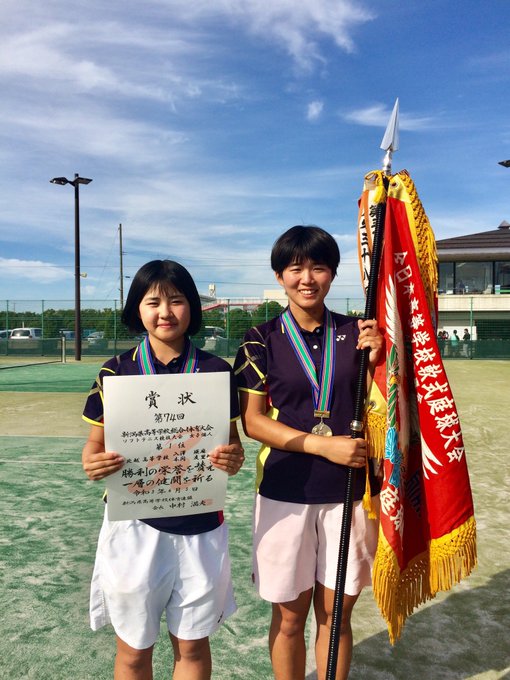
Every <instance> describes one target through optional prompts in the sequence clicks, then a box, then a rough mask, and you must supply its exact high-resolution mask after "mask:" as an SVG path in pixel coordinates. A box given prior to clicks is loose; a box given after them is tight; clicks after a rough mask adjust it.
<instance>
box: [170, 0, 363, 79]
mask: <svg viewBox="0 0 510 680" xmlns="http://www.w3.org/2000/svg"><path fill="white" fill-rule="evenodd" d="M164 4H165V5H171V6H172V8H173V10H174V11H175V9H176V8H178V9H179V12H180V16H181V17H185V16H188V17H189V19H190V20H191V19H193V20H196V19H197V18H200V17H202V18H204V17H211V16H217V15H224V16H226V17H227V18H230V19H231V20H232V21H234V22H236V23H237V24H240V25H241V26H242V27H243V28H244V29H245V30H247V31H248V32H250V33H252V34H253V35H255V36H257V37H261V38H262V39H263V40H264V41H265V42H273V43H276V44H277V45H281V46H283V47H284V48H285V50H286V51H287V53H288V54H289V55H290V56H291V57H292V58H293V59H294V61H295V62H296V64H297V65H298V66H300V67H302V68H305V69H309V68H311V67H312V65H313V64H314V62H316V61H323V59H324V58H323V56H322V55H321V52H320V49H319V47H318V45H317V41H318V39H320V38H324V37H327V38H329V39H331V40H332V41H334V43H335V44H336V45H337V46H338V47H340V48H341V49H343V50H345V51H347V52H352V51H353V50H354V40H353V39H352V36H351V29H352V28H353V27H354V26H356V25H358V24H362V23H365V22H367V21H370V20H372V19H373V18H374V14H373V13H371V12H370V11H369V10H368V9H367V8H364V7H363V6H360V5H361V3H360V2H355V1H353V0H300V2H296V1H295V0H271V2H268V1H267V0H215V1H214V2H211V0H194V1H193V2H189V0H173V1H172V2H165V3H164Z"/></svg>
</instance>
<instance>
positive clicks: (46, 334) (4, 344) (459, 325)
mask: <svg viewBox="0 0 510 680" xmlns="http://www.w3.org/2000/svg"><path fill="white" fill-rule="evenodd" d="M327 303H328V307H329V308H330V309H331V310H333V311H335V312H339V313H342V314H348V315H353V316H362V315H363V310H364V308H365V301H364V299H362V298H328V300H327ZM281 310H282V305H281V304H279V303H278V302H275V301H274V300H260V299H258V300H257V299H253V298H243V299H242V300H241V299H234V298H232V299H222V300H217V301H215V302H210V301H209V302H207V303H204V308H203V322H202V328H201V329H200V333H199V334H198V335H197V336H195V338H194V342H195V343H196V344H197V346H199V347H202V348H203V349H205V350H207V351H210V352H213V353H214V354H218V355H220V356H226V357H232V356H235V354H236V352H237V348H238V347H239V344H240V342H241V340H242V338H243V336H244V334H245V332H246V331H247V330H248V329H249V328H251V326H254V325H257V324H260V323H263V322H264V321H267V320H269V319H271V318H273V317H274V316H276V315H278V314H279V313H280V311H281ZM120 317H121V309H120V305H119V302H118V301H117V300H82V306H81V328H82V356H85V357H86V356H98V357H102V356H113V355H114V354H119V353H121V352H123V351H126V350H128V349H129V348H130V347H133V345H134V344H136V343H137V342H138V341H139V339H140V338H136V337H133V336H132V335H130V334H129V332H128V331H127V329H126V328H125V327H124V326H123V324H122V323H121V320H120ZM74 323H75V319H74V301H72V300H0V356H2V355H4V356H6V355H12V356H25V357H27V356H33V357H56V358H59V357H60V356H61V355H62V351H65V355H66V356H69V357H72V356H74V352H75V346H74V342H75V338H74ZM14 329H25V330H26V329H31V331H33V333H31V334H30V335H33V337H23V335H21V336H20V334H18V337H15V335H16V334H13V331H14ZM24 335H29V334H27V333H25V334H24ZM63 340H64V342H63ZM438 343H439V347H440V350H441V354H442V356H443V357H444V358H446V359H462V358H464V359H465V358H468V359H494V358H498V359H508V358H510V298H509V309H508V311H506V312H504V311H502V312H499V313H498V314H497V315H495V314H494V313H492V316H491V314H487V313H486V312H485V313H483V312H472V311H471V312H469V311H468V312H465V313H464V312H456V313H455V314H454V315H452V314H451V312H449V313H440V314H439V322H438Z"/></svg>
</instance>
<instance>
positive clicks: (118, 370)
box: [82, 346, 239, 535]
mask: <svg viewBox="0 0 510 680" xmlns="http://www.w3.org/2000/svg"><path fill="white" fill-rule="evenodd" d="M186 349H187V346H186V347H184V350H183V353H182V354H181V355H180V356H178V357H177V358H175V359H172V361H170V363H168V364H166V365H165V364H163V363H162V362H161V361H159V360H158V359H156V357H154V355H152V360H153V362H154V368H155V369H156V373H157V374H158V375H172V374H176V373H180V372H181V368H182V364H183V361H184V357H185V356H186ZM137 352H138V347H133V348H132V349H130V350H128V351H127V352H124V354H121V355H120V356H116V357H113V358H111V359H109V360H108V361H107V362H106V363H104V364H103V367H102V368H101V370H100V371H99V375H98V376H97V378H96V380H95V382H94V384H93V385H92V389H91V390H90V392H89V396H88V398H87V401H86V403H85V408H84V410H83V416H82V418H83V420H85V421H87V422H88V423H91V424H92V425H99V426H100V427H102V426H104V411H103V378H104V377H106V376H111V375H140V370H139V368H138V361H137ZM197 359H198V370H199V371H200V372H201V373H221V372H228V373H229V374H230V419H231V420H236V419H237V418H238V417H239V403H238V398H237V390H236V383H235V378H234V373H233V371H232V368H231V366H230V365H229V364H228V363H227V362H226V361H225V360H224V359H221V358H220V357H217V356H214V354H209V352H204V351H203V350H201V349H197ZM142 521H143V522H145V524H148V525H149V526H151V527H154V528H155V529H158V530H159V531H166V532H168V533H171V534H181V535H191V534H201V533H204V532H206V531H212V530H213V529H216V528H217V527H219V526H220V525H221V524H222V523H223V512H221V511H220V512H205V513H202V514H198V515H183V516H182V517H157V518H151V519H144V520H142Z"/></svg>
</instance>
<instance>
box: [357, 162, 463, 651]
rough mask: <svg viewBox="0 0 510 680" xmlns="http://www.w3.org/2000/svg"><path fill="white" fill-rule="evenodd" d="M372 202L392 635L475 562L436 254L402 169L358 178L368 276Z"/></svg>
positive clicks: (376, 437)
mask: <svg viewBox="0 0 510 680" xmlns="http://www.w3.org/2000/svg"><path fill="white" fill-rule="evenodd" d="M374 200H375V202H378V201H381V200H382V201H384V200H386V216H385V224H384V246H383V256H382V262H381V266H380V273H379V278H378V282H379V285H378V293H377V317H378V322H379V326H380V328H381V331H382V333H383V335H384V337H385V356H384V357H383V360H382V361H381V362H380V364H379V366H378V367H377V369H376V374H375V378H374V382H375V383H376V384H375V385H374V388H373V391H372V392H371V395H370V396H369V406H368V417H367V423H368V426H367V429H368V432H367V439H368V441H369V445H370V449H371V455H374V456H376V457H379V458H383V459H384V481H383V485H382V489H381V495H380V498H381V514H380V534H379V545H378V549H377V554H376V559H375V564H374V572H373V586H374V595H375V598H376V600H377V602H378V604H379V607H380V608H381V611H382V614H383V616H384V618H385V619H386V621H387V623H388V630H389V635H390V640H391V641H392V642H394V640H395V639H396V638H398V637H399V636H400V634H401V631H402V627H403V625H404V623H405V619H406V618H407V616H409V615H410V614H411V613H412V611H413V609H414V608H415V607H416V606H418V605H419V604H421V603H422V602H424V601H425V600H427V599H430V598H432V597H434V596H435V595H436V593H437V592H438V591H440V590H448V589H449V588H451V587H452V586H453V585H454V584H456V583H458V582H459V581H460V579H461V578H464V577H465V576H467V575H468V574H469V573H470V572H471V570H472V569H473V567H474V566H475V564H476V527H475V520H474V510H473V501H472V496H471V489H470V483H469V475H468V470H467V464H466V455H465V449H464V443H463V439H462V432H461V428H460V421H459V416H458V413H457V409H456V407H455V401H454V399H453V395H452V392H451V389H450V386H449V384H448V379H447V377H446V373H445V370H444V366H443V362H442V360H441V354H440V351H439V348H438V345H437V339H436V309H437V306H436V288H437V261H436V254H435V242H434V238H433V234H432V230H431V229H430V225H429V223H428V220H427V218H426V215H425V213H424V211H423V208H422V206H421V203H420V201H419V199H418V196H417V193H416V190H415V188H414V184H413V182H412V180H411V179H410V177H409V176H408V174H407V173H405V172H401V173H399V174H397V175H394V176H393V177H391V178H390V179H389V184H388V190H387V195H386V192H385V189H384V183H383V177H382V173H379V172H376V173H370V174H369V175H367V177H366V181H365V190H364V193H363V197H362V199H361V201H360V221H359V224H360V263H361V266H362V270H363V272H364V280H366V279H367V278H368V276H369V274H370V262H369V259H370V253H371V240H370V239H369V238H368V236H367V235H366V234H367V232H370V233H373V227H374V225H373V223H372V222H373V220H371V219H366V218H365V216H367V217H368V218H370V216H371V215H373V214H374V210H373V206H374Z"/></svg>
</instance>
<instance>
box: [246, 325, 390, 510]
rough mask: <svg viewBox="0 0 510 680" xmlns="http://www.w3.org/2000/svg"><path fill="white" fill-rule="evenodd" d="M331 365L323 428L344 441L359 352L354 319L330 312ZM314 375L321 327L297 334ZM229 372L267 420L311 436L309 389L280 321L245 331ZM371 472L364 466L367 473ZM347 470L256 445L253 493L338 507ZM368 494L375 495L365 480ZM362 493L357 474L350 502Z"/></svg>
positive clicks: (362, 480) (375, 487)
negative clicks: (256, 397) (262, 401)
mask: <svg viewBox="0 0 510 680" xmlns="http://www.w3.org/2000/svg"><path fill="white" fill-rule="evenodd" d="M332 317H333V323H334V326H335V333H334V341H335V345H336V363H335V374H334V379H333V398H332V403H331V417H330V418H329V419H327V420H326V421H325V422H326V423H327V425H329V427H330V428H331V430H332V431H333V434H334V435H350V423H351V420H352V418H353V415H354V403H355V397H356V394H355V393H356V383H357V380H358V374H359V364H360V359H361V352H360V351H359V350H357V349H356V344H357V341H358V335H359V331H358V323H357V321H358V320H357V319H355V318H353V317H349V316H344V315H342V314H336V313H334V312H332ZM302 335H303V337H304V339H305V342H306V344H307V346H308V348H309V349H310V353H311V355H312V357H313V360H314V363H315V366H316V368H317V373H318V372H319V369H320V364H321V357H322V342H323V327H322V326H319V327H317V328H316V329H315V330H314V331H313V332H307V331H302ZM234 371H235V374H236V378H237V385H238V389H239V390H240V391H246V392H254V393H255V394H264V395H266V398H267V404H268V412H267V415H268V416H269V417H271V418H273V419H274V420H278V421H279V422H282V423H285V424H286V425H289V426H290V427H293V428H295V429H297V430H300V431H302V432H311V431H312V428H313V426H314V425H316V424H317V423H318V422H319V420H318V419H317V418H315V417H314V406H313V398H312V387H311V385H310V382H309V381H308V379H307V377H306V376H305V374H304V372H303V369H302V368H301V366H300V364H299V362H298V359H297V357H296V355H295V353H294V350H293V349H292V347H291V345H290V343H289V340H288V338H287V335H286V334H285V331H284V328H283V325H282V322H281V319H280V317H276V318H274V319H272V320H271V321H268V322H267V323H264V324H261V325H260V326H256V327H254V328H251V329H250V330H249V331H248V332H247V333H246V335H245V337H244V341H243V344H242V345H241V346H240V348H239V351H238V353H237V357H236V361H235V365H234ZM371 467H372V466H371V465H370V468H371ZM346 478H347V466H345V465H338V464H336V463H332V462H331V461H329V460H326V458H322V457H320V456H311V455H309V454H306V453H298V452H290V451H283V450H281V449H276V448H269V447H268V446H266V445H264V444H263V445H262V448H261V449H260V451H259V455H258V460H257V490H258V493H260V494H261V495H262V496H265V497H267V498H272V499H273V500H281V501H287V502H291V503H340V502H343V501H344V500H345V484H346ZM370 483H371V489H372V493H377V492H378V490H379V486H378V482H377V481H376V479H375V477H374V475H373V474H371V479H370ZM364 491H365V475H364V474H362V473H358V474H357V475H356V482H355V488H354V499H355V500H360V499H361V498H362V497H363V494H364Z"/></svg>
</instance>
